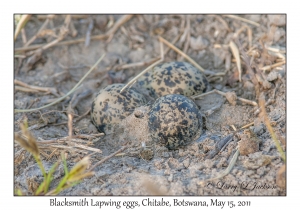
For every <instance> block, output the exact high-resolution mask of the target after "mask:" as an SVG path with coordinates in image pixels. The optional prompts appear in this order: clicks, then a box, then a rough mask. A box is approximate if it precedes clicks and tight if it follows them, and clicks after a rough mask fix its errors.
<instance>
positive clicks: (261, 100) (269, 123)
mask: <svg viewBox="0 0 300 210" xmlns="http://www.w3.org/2000/svg"><path fill="white" fill-rule="evenodd" d="M259 105H260V108H261V111H262V114H263V116H264V121H265V124H266V126H267V129H268V131H269V133H270V135H271V138H272V139H273V141H274V144H275V146H276V148H277V151H278V152H279V154H280V156H281V158H282V159H283V160H284V162H286V159H285V152H284V151H283V149H282V147H281V146H280V143H279V140H278V139H277V136H276V134H275V132H274V130H273V128H272V125H271V122H270V119H269V117H268V115H267V112H266V108H265V100H264V99H260V100H259Z"/></svg>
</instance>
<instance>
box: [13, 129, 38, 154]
mask: <svg viewBox="0 0 300 210" xmlns="http://www.w3.org/2000/svg"><path fill="white" fill-rule="evenodd" d="M20 127H21V131H22V135H20V134H15V139H16V141H17V142H18V143H19V144H20V145H21V146H22V147H23V148H24V149H26V150H27V151H29V152H30V153H32V154H33V155H35V156H39V148H38V146H37V143H36V140H35V138H34V137H33V136H32V134H31V133H30V132H29V131H28V129H27V128H26V126H25V125H24V124H20Z"/></svg>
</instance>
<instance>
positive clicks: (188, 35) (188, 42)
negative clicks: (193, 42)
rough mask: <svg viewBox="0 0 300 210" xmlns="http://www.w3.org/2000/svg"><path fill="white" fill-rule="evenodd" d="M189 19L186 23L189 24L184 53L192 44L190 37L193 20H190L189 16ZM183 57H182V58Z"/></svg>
mask: <svg viewBox="0 0 300 210" xmlns="http://www.w3.org/2000/svg"><path fill="white" fill-rule="evenodd" d="M186 18H187V21H186V24H187V26H186V27H187V28H186V30H187V37H186V40H185V44H184V47H183V53H184V54H186V53H187V51H188V48H189V46H190V39H191V20H190V17H189V16H187V17H186ZM181 59H182V58H180V60H181Z"/></svg>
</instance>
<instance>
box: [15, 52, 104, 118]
mask: <svg viewBox="0 0 300 210" xmlns="http://www.w3.org/2000/svg"><path fill="white" fill-rule="evenodd" d="M104 56H105V54H103V55H102V56H101V58H99V60H98V61H97V62H96V63H95V64H94V65H93V66H92V68H91V69H90V70H89V71H88V72H87V73H86V74H85V75H84V76H83V77H82V78H81V80H80V81H79V82H78V83H77V84H76V85H75V86H74V87H73V89H72V90H70V91H69V92H68V93H67V94H66V95H64V96H63V97H61V98H59V99H57V100H56V101H54V102H52V103H50V104H47V105H45V106H42V107H39V108H35V109H15V110H14V111H15V113H19V112H32V111H36V110H40V109H44V108H47V107H50V106H52V105H54V104H56V103H58V102H60V101H62V100H64V99H65V98H66V97H68V96H69V95H70V94H72V93H73V92H74V91H75V90H76V89H77V88H78V86H79V85H80V84H81V83H82V82H83V80H84V79H85V78H86V77H87V76H88V75H89V74H90V73H91V72H92V71H93V70H94V69H95V68H96V67H97V65H98V64H99V63H100V62H101V61H102V59H103V58H104Z"/></svg>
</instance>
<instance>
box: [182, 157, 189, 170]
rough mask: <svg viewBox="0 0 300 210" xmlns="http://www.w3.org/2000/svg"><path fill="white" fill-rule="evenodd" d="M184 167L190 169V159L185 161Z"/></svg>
mask: <svg viewBox="0 0 300 210" xmlns="http://www.w3.org/2000/svg"><path fill="white" fill-rule="evenodd" d="M183 165H184V167H185V168H188V167H189V165H190V159H189V158H187V159H185V160H184V161H183Z"/></svg>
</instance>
